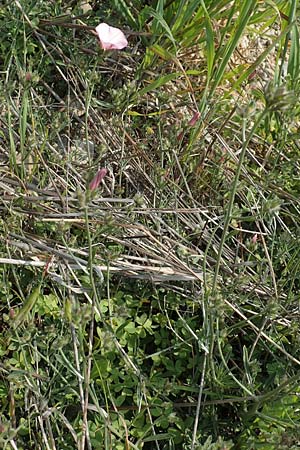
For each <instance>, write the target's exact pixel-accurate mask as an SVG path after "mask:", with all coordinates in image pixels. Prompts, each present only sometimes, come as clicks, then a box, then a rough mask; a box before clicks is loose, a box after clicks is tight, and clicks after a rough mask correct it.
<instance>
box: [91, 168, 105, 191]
mask: <svg viewBox="0 0 300 450" xmlns="http://www.w3.org/2000/svg"><path fill="white" fill-rule="evenodd" d="M106 174H107V169H100V170H98V172H97V173H96V175H95V176H94V178H93V179H92V181H91V182H90V185H89V188H90V190H91V191H95V189H97V187H98V186H99V184H100V183H101V181H102V180H103V178H104V177H105V175H106Z"/></svg>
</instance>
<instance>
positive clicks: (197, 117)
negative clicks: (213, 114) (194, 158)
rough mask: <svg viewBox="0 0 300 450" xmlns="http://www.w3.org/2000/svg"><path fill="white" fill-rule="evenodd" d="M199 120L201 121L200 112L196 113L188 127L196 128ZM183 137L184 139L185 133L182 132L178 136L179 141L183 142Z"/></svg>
mask: <svg viewBox="0 0 300 450" xmlns="http://www.w3.org/2000/svg"><path fill="white" fill-rule="evenodd" d="M199 119H200V113H199V112H198V111H194V114H193V117H192V118H191V119H190V120H189V121H188V127H190V128H191V127H194V126H195V125H196V123H197V122H198V120H199ZM183 137H184V131H181V132H180V133H179V134H178V135H177V140H178V141H181V140H182V139H183Z"/></svg>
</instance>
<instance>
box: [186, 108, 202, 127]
mask: <svg viewBox="0 0 300 450" xmlns="http://www.w3.org/2000/svg"><path fill="white" fill-rule="evenodd" d="M199 118H200V113H199V112H198V111H195V112H194V115H193V117H192V118H191V120H190V121H189V122H188V126H189V127H193V126H194V125H196V123H197V122H198V120H199Z"/></svg>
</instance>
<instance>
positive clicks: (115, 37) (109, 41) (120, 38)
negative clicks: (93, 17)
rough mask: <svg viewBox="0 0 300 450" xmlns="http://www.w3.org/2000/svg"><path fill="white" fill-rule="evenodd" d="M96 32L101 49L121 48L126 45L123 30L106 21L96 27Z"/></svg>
mask: <svg viewBox="0 0 300 450" xmlns="http://www.w3.org/2000/svg"><path fill="white" fill-rule="evenodd" d="M96 32H97V34H98V37H99V39H100V45H101V47H102V48H103V50H121V49H122V48H124V47H126V46H127V45H128V42H127V39H126V37H125V34H124V33H123V31H121V30H119V28H115V27H111V26H110V25H107V23H100V24H99V25H98V26H97V27H96Z"/></svg>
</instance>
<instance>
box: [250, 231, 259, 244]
mask: <svg viewBox="0 0 300 450" xmlns="http://www.w3.org/2000/svg"><path fill="white" fill-rule="evenodd" d="M257 238H258V236H257V233H255V234H254V235H253V236H252V239H251V241H252V244H256V242H257Z"/></svg>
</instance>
